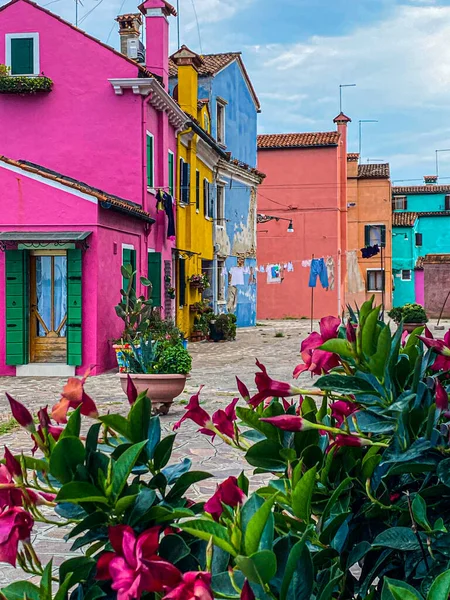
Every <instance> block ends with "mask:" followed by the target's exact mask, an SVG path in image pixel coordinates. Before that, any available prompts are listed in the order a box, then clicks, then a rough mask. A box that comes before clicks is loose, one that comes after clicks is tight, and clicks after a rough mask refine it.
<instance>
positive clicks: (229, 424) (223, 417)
mask: <svg viewBox="0 0 450 600" xmlns="http://www.w3.org/2000/svg"><path fill="white" fill-rule="evenodd" d="M238 402H239V398H235V399H234V400H233V401H232V402H231V404H229V405H228V406H227V407H226V408H225V410H222V409H221V408H220V409H219V410H217V411H216V412H215V413H214V414H213V416H212V421H213V423H214V425H215V427H216V429H218V430H219V431H220V433H222V434H223V435H226V436H228V437H230V438H233V439H234V438H235V430H234V423H235V421H236V404H237V403H238Z"/></svg>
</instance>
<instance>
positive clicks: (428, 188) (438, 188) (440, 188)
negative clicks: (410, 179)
mask: <svg viewBox="0 0 450 600" xmlns="http://www.w3.org/2000/svg"><path fill="white" fill-rule="evenodd" d="M392 193H393V194H396V195H397V194H398V195H405V194H410V195H414V194H450V185H410V186H394V187H393V188H392Z"/></svg>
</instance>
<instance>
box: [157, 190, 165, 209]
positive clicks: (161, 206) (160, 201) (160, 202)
mask: <svg viewBox="0 0 450 600" xmlns="http://www.w3.org/2000/svg"><path fill="white" fill-rule="evenodd" d="M156 210H157V211H160V210H164V197H163V192H162V190H158V193H157V194H156Z"/></svg>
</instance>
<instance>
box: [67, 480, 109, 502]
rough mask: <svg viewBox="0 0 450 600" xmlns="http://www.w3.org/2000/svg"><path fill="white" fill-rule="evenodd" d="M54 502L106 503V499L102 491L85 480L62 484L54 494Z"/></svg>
mask: <svg viewBox="0 0 450 600" xmlns="http://www.w3.org/2000/svg"><path fill="white" fill-rule="evenodd" d="M56 502H71V503H72V504H82V503H83V502H101V503H102V504H108V500H107V499H106V498H105V496H103V494H102V492H101V491H100V490H99V489H97V488H96V487H95V486H94V485H92V484H91V483H87V482H85V481H71V482H70V483H66V484H65V485H63V487H62V488H61V489H60V490H59V492H58V495H57V496H56Z"/></svg>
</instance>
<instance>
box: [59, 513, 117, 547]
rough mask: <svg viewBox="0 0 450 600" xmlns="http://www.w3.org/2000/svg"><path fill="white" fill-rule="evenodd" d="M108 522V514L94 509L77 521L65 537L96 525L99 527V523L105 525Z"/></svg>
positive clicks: (68, 537) (72, 535)
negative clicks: (79, 521)
mask: <svg viewBox="0 0 450 600" xmlns="http://www.w3.org/2000/svg"><path fill="white" fill-rule="evenodd" d="M107 522H108V515H107V514H106V513H104V512H102V511H95V512H93V513H91V514H90V515H88V516H87V517H86V518H85V519H83V520H82V521H81V523H78V525H76V526H75V527H74V528H73V529H72V530H71V531H70V532H69V534H68V535H67V539H68V540H70V539H71V538H73V537H75V536H77V535H80V533H83V531H86V530H87V529H95V528H96V527H100V526H101V525H105V524H106V523H107Z"/></svg>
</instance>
